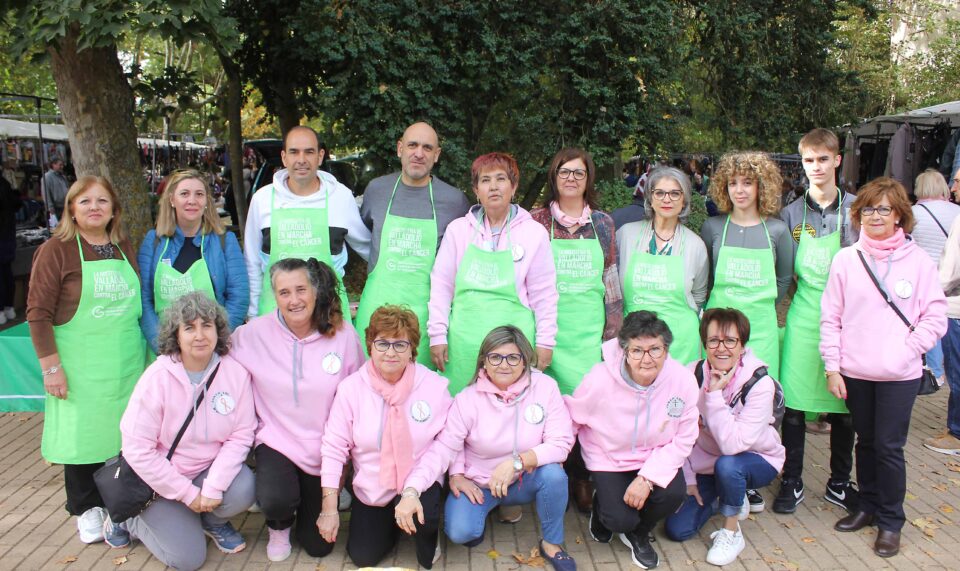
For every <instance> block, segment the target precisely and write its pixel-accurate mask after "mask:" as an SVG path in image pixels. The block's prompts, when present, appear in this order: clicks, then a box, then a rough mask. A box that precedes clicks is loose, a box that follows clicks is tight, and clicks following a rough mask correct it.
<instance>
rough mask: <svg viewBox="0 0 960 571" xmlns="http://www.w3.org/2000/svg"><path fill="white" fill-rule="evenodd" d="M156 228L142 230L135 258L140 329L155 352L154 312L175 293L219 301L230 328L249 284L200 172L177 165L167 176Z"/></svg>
mask: <svg viewBox="0 0 960 571" xmlns="http://www.w3.org/2000/svg"><path fill="white" fill-rule="evenodd" d="M158 207H159V213H158V214H157V228H156V230H150V231H149V232H147V235H146V237H145V238H144V239H143V243H142V244H141V245H140V253H139V254H138V255H137V263H138V265H139V266H140V276H141V277H142V286H141V288H140V297H141V303H142V305H143V315H142V316H141V318H140V329H141V330H142V331H143V336H144V337H146V339H147V344H148V346H149V347H150V349H151V350H152V351H153V352H156V348H157V347H156V345H157V329H158V328H159V325H160V316H161V315H162V314H163V311H164V309H166V308H167V307H168V306H169V305H170V304H172V303H173V302H174V301H175V300H176V299H177V298H178V297H180V296H181V295H184V294H186V293H189V292H191V291H202V292H203V293H205V294H206V295H207V296H209V297H210V299H215V300H216V301H217V303H219V304H220V305H222V306H224V308H225V309H226V310H227V316H228V317H229V323H230V329H231V330H233V329H235V328H236V327H238V326H239V325H241V324H242V323H243V320H244V319H245V318H246V316H247V306H248V304H249V303H250V288H249V285H248V284H249V282H248V281H247V269H246V264H245V262H244V260H243V252H242V251H241V250H240V244H239V242H237V237H236V236H235V235H234V234H233V232H226V231H225V230H224V228H223V222H221V220H220V216H219V215H218V214H217V207H216V205H215V204H214V202H213V194H212V193H211V192H210V187H209V185H208V184H207V181H206V179H205V178H204V176H203V175H202V174H200V173H199V172H197V171H195V170H180V171H176V172H174V173H172V174H171V175H170V176H169V177H168V178H167V186H166V188H165V189H164V192H163V196H162V197H161V198H160V203H159V205H158Z"/></svg>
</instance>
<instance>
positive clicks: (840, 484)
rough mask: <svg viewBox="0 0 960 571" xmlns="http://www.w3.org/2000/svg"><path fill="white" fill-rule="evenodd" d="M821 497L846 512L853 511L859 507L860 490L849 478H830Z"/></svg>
mask: <svg viewBox="0 0 960 571" xmlns="http://www.w3.org/2000/svg"><path fill="white" fill-rule="evenodd" d="M823 499H825V500H827V501H828V502H830V503H831V504H833V505H835V506H840V507H841V508H843V509H845V510H847V513H853V512H855V511H857V508H859V507H860V490H858V489H857V485H856V484H854V483H853V482H851V481H850V480H830V481H828V482H827V491H826V492H824V494H823Z"/></svg>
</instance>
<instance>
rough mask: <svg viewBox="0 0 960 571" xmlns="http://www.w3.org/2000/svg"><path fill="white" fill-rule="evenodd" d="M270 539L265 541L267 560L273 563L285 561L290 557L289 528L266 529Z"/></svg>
mask: <svg viewBox="0 0 960 571" xmlns="http://www.w3.org/2000/svg"><path fill="white" fill-rule="evenodd" d="M267 532H269V534H270V539H269V541H267V559H269V560H270V561H273V562H279V561H285V560H286V559H287V557H290V549H291V548H290V528H289V527H288V528H287V529H270V528H269V527H268V528H267Z"/></svg>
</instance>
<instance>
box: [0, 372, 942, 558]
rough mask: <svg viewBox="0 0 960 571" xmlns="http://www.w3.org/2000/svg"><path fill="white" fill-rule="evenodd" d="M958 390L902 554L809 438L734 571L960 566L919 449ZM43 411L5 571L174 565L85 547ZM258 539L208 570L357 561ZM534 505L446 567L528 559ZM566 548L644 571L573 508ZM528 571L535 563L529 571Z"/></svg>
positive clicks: (919, 488)
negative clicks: (829, 495)
mask: <svg viewBox="0 0 960 571" xmlns="http://www.w3.org/2000/svg"><path fill="white" fill-rule="evenodd" d="M946 400H947V390H946V389H945V390H943V391H940V393H938V394H937V395H935V396H933V397H923V398H920V399H919V400H918V403H917V406H916V408H915V410H914V415H913V425H912V427H911V433H910V438H909V442H908V444H907V450H906V456H907V463H908V466H907V474H908V478H909V479H908V483H907V500H906V512H907V519H908V523H907V526H906V527H905V528H904V538H903V546H902V548H901V552H900V555H899V556H897V557H894V558H892V559H889V560H884V559H881V558H879V557H876V556H875V555H874V554H873V552H872V545H873V538H874V533H875V532H874V531H872V528H871V530H864V531H862V532H859V533H853V534H839V533H836V532H834V531H833V529H832V525H833V523H834V521H835V520H836V519H837V518H839V517H840V511H841V510H840V509H839V508H836V507H834V506H833V505H831V504H828V503H827V502H825V501H823V500H822V499H821V496H822V493H823V492H822V490H823V489H824V486H825V485H826V478H827V476H828V474H827V472H826V468H825V467H827V466H828V456H827V448H828V439H829V437H828V436H820V435H808V439H809V440H808V442H809V445H808V446H807V458H806V466H805V473H804V476H805V478H804V479H805V483H806V488H807V489H806V494H807V496H806V497H807V499H806V501H805V502H804V503H803V504H801V505H800V508H799V509H798V510H797V513H796V514H793V515H790V516H781V515H777V514H774V513H773V512H772V511H770V509H769V506H770V505H771V504H772V500H773V498H772V494H773V493H774V492H775V491H776V484H774V485H772V486H771V487H770V488H767V489H765V490H763V494H764V496H765V497H766V499H767V505H768V509H767V511H766V512H764V513H761V514H756V515H753V516H751V517H750V519H749V520H748V521H746V522H744V524H743V531H744V534H745V535H746V538H747V548H746V550H744V552H743V554H742V555H741V556H740V559H739V560H738V561H737V562H736V563H734V564H733V565H729V566H728V568H730V569H751V570H756V569H772V570H782V569H845V570H847V569H849V570H853V569H865V570H879V569H892V568H894V567H896V568H897V569H957V568H958V567H960V563H958V561H957V557H958V554H960V527H958V525H957V521H958V518H960V457H949V456H944V455H941V454H937V453H934V452H930V451H928V450H926V449H925V448H923V447H922V446H921V445H920V441H921V440H922V439H923V438H925V437H927V436H930V435H931V434H935V433H938V432H940V431H941V430H942V428H943V426H944V419H945V416H946ZM42 420H43V417H42V415H40V414H23V413H7V414H0V569H4V570H6V569H55V570H59V569H64V570H79V569H104V570H112V569H120V570H122V571H126V570H134V569H144V570H157V569H163V566H162V565H161V564H160V563H159V562H158V561H157V560H156V559H154V558H152V557H151V556H150V553H149V552H148V551H147V550H146V549H145V548H144V547H143V545H142V544H140V543H139V542H134V544H133V545H132V546H131V547H130V548H127V549H118V550H111V549H108V548H106V547H105V544H102V543H100V544H95V545H84V544H82V543H80V541H79V540H78V539H77V533H76V532H77V528H76V524H75V520H74V518H72V517H70V516H68V515H67V512H66V511H64V509H63V505H64V501H65V497H64V492H63V470H62V469H61V468H60V467H59V466H49V465H47V464H46V463H45V462H44V461H43V460H42V459H41V457H40V433H41V427H42ZM718 521H719V520H718V519H715V520H713V521H711V522H710V523H708V524H707V526H706V528H705V529H704V530H703V531H702V532H701V533H700V536H699V537H697V538H694V539H691V540H689V541H687V542H685V543H682V544H679V543H673V542H670V541H669V540H667V539H666V538H665V537H664V536H663V534H662V531H660V530H658V533H657V542H656V543H655V546H656V548H657V550H658V551H659V552H660V555H661V566H660V568H662V569H687V568H696V569H715V567H713V566H711V565H709V564H707V563H706V562H705V561H704V559H705V557H706V551H707V548H708V547H709V535H710V533H711V532H712V531H713V530H715V529H716V528H717V525H718V523H717V522H718ZM234 523H235V525H237V527H238V529H239V530H240V531H241V533H243V535H244V536H245V537H246V538H247V549H246V550H245V551H243V552H241V553H238V554H236V555H223V554H221V553H220V552H219V551H217V550H216V548H215V547H213V545H212V544H208V559H207V563H206V565H205V566H204V567H203V568H204V569H222V570H233V569H267V568H269V569H271V570H279V569H284V570H288V569H295V570H302V571H315V570H320V569H324V570H329V571H336V570H339V569H354V568H355V567H354V566H353V565H352V564H350V562H349V560H347V559H346V556H345V552H344V544H345V541H344V540H345V538H346V533H349V524H348V523H345V524H344V528H346V529H345V533H343V534H342V535H341V538H339V541H338V545H337V548H336V549H335V550H334V552H333V554H331V555H330V556H328V557H325V558H323V559H315V558H313V557H309V556H307V555H306V554H305V553H302V552H300V551H299V550H298V549H297V548H296V547H295V548H294V553H293V555H292V556H291V557H290V559H288V560H287V561H285V562H283V563H278V564H270V563H269V561H267V558H266V551H265V550H266V535H267V532H266V529H265V527H264V524H263V516H262V515H260V514H245V515H243V516H241V517H238V518H237V519H236V520H235V521H234ZM535 524H536V522H535V516H534V514H533V512H532V510H531V508H530V507H526V508H524V516H523V520H522V521H521V522H520V523H519V524H517V525H506V524H500V523H491V524H488V525H489V527H488V533H487V535H486V540H485V541H484V543H483V544H481V545H480V546H479V547H475V548H473V549H467V548H465V547H462V546H451V545H445V546H444V555H443V558H442V559H441V561H440V562H439V563H438V564H437V565H436V566H435V569H441V570H451V571H453V570H456V571H466V570H470V571H481V570H484V571H485V570H494V569H496V570H515V569H520V568H521V565H520V564H519V563H518V562H517V561H516V559H514V557H512V554H513V553H519V554H526V555H529V553H530V550H531V549H533V548H534V547H535V546H536V545H537V539H538V528H537V526H536V525H535ZM566 524H567V527H566V529H567V547H568V550H569V552H570V554H571V555H573V556H574V557H575V558H576V560H577V563H578V566H579V568H580V569H582V570H591V569H598V570H599V569H602V570H615V569H637V568H636V567H634V566H633V564H632V563H631V561H630V555H629V553H628V551H627V548H626V547H624V546H623V545H622V544H621V543H619V542H618V541H614V542H611V543H610V544H609V545H602V544H599V543H595V542H593V541H592V540H590V539H589V534H588V532H587V520H586V518H585V517H583V516H581V515H579V514H577V513H575V511H573V510H570V511H568V512H567V516H566ZM382 565H383V566H384V567H389V566H397V567H407V568H416V557H415V555H414V551H413V544H412V542H410V541H408V540H402V541H401V543H400V547H399V548H398V549H397V552H396V553H395V554H394V555H393V556H392V557H390V558H388V559H387V560H386V561H384V562H383V564H382ZM523 568H525V569H530V567H526V566H523Z"/></svg>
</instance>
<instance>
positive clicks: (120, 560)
mask: <svg viewBox="0 0 960 571" xmlns="http://www.w3.org/2000/svg"><path fill="white" fill-rule="evenodd" d="M126 562H127V556H126V555H121V556H120V557H114V558H113V564H114V565H117V566H120V565H123V564H124V563H126Z"/></svg>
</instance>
